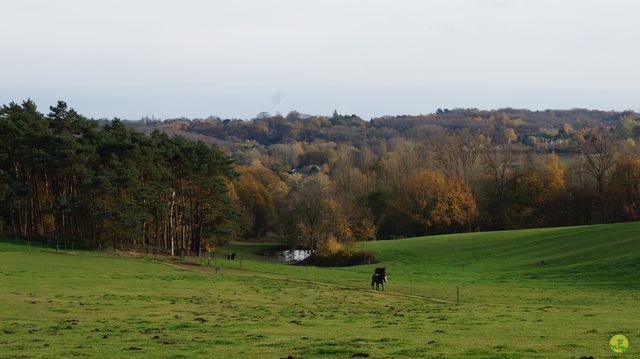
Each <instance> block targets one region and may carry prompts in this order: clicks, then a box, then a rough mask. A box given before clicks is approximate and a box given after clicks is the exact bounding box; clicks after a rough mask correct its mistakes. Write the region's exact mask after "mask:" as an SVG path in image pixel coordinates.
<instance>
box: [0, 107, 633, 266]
mask: <svg viewBox="0 0 640 359" xmlns="http://www.w3.org/2000/svg"><path fill="white" fill-rule="evenodd" d="M638 120H639V118H638V115H637V114H636V113H635V112H634V111H630V110H629V111H622V112H620V111H595V110H585V109H572V110H547V111H529V110H522V109H510V108H506V109H498V110H478V109H452V110H449V109H437V110H436V111H434V112H433V113H429V114H426V115H422V114H421V115H414V116H410V115H401V116H386V117H381V118H372V119H370V120H368V121H365V120H363V119H361V118H360V117H358V116H356V115H341V114H338V113H337V111H334V113H333V114H332V115H331V116H317V115H316V116H310V115H304V114H301V113H298V112H296V111H292V112H290V113H289V114H287V115H286V116H282V115H280V114H277V115H271V114H268V113H260V114H258V115H257V116H256V117H255V118H253V119H250V120H240V119H221V118H218V117H213V116H211V117H208V118H197V119H187V118H175V119H155V118H148V117H145V118H142V119H140V120H136V121H131V120H120V119H117V118H115V119H112V120H107V119H89V118H86V117H84V116H83V115H81V114H79V113H77V112H76V111H75V110H74V109H73V108H70V107H69V106H68V105H67V104H66V103H65V102H63V101H59V102H58V103H57V104H56V105H55V106H51V107H50V108H49V112H48V113H47V114H44V113H41V112H39V110H38V108H37V106H36V104H35V103H34V102H33V101H32V100H26V101H24V102H23V103H22V104H16V103H13V102H12V103H10V104H6V105H3V106H2V108H1V109H0V143H1V146H0V178H1V181H0V203H1V205H0V231H1V232H2V234H4V235H10V236H13V237H22V238H37V239H42V240H48V241H55V242H56V243H64V244H65V245H67V244H75V245H80V246H87V247H91V248H96V249H111V248H113V249H124V248H128V249H133V250H144V251H153V252H163V253H168V254H172V255H178V254H197V255H202V253H203V252H211V251H213V250H215V248H216V247H219V246H221V245H224V244H226V243H229V242H230V241H232V240H242V239H254V238H271V239H276V240H278V241H281V242H282V243H283V244H286V245H287V246H290V247H297V248H310V249H314V250H318V251H332V250H334V249H332V248H335V247H336V246H339V247H344V248H347V250H350V249H353V248H354V246H355V244H356V243H357V242H359V241H368V240H375V239H390V238H402V237H411V236H417V235H432V234H441V233H453V232H468V231H491V230H501V229H519V228H534V227H551V226H569V225H580V224H594V223H611V222H623V221H636V220H638V219H639V218H640V207H639V206H640V157H639V153H638V148H637V146H636V142H637V141H638V138H639V137H640V122H639V121H638Z"/></svg>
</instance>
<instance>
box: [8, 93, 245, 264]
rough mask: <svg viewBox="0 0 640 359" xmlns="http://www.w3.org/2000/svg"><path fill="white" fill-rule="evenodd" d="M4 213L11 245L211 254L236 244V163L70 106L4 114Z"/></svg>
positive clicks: (11, 109) (211, 149)
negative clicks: (24, 241)
mask: <svg viewBox="0 0 640 359" xmlns="http://www.w3.org/2000/svg"><path fill="white" fill-rule="evenodd" d="M0 136H1V137H0V143H1V144H2V145H1V146H0V178H2V181H1V182H0V201H1V203H2V207H1V209H0V215H1V217H0V218H1V222H0V224H1V228H2V232H3V234H5V235H12V236H15V237H26V238H42V239H53V240H56V241H62V242H65V243H76V244H84V245H88V246H92V247H94V248H103V249H106V248H116V249H117V248H125V247H140V248H151V249H160V250H164V251H167V252H169V253H171V254H176V253H178V251H180V253H184V252H189V251H195V252H202V251H203V250H204V249H206V248H207V246H213V245H216V244H220V243H225V242H226V241H228V240H230V239H231V238H234V236H235V235H236V233H237V232H238V230H239V229H238V221H237V218H238V217H239V215H238V213H237V210H236V208H235V206H234V205H233V204H234V199H233V198H234V197H233V181H235V180H236V179H237V173H236V172H235V170H234V168H233V161H232V159H231V158H230V157H229V156H228V155H226V154H225V153H224V152H223V151H222V150H220V149H219V148H217V146H210V145H205V144H204V143H203V142H195V141H190V140H186V139H185V138H184V137H181V136H173V137H169V136H168V135H167V134H165V133H163V132H161V131H154V132H153V133H152V134H151V135H149V136H147V135H144V134H142V133H140V132H136V131H133V130H131V129H129V128H127V127H126V126H125V125H124V124H123V123H122V121H120V120H118V119H114V120H112V121H108V122H99V121H96V120H92V119H87V118H85V117H83V116H82V115H80V114H78V113H77V112H76V111H74V110H73V109H71V108H68V106H67V104H66V103H64V102H62V101H60V102H58V104H57V105H56V106H52V107H51V108H50V112H49V113H48V114H47V115H44V114H42V113H40V112H38V110H37V108H36V105H35V103H34V102H33V101H30V100H28V101H25V102H23V103H22V104H20V105H19V104H16V103H10V104H9V105H3V106H2V108H1V109H0Z"/></svg>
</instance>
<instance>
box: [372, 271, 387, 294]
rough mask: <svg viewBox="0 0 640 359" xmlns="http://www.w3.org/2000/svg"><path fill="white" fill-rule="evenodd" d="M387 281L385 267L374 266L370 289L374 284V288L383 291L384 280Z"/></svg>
mask: <svg viewBox="0 0 640 359" xmlns="http://www.w3.org/2000/svg"><path fill="white" fill-rule="evenodd" d="M386 281H387V268H386V267H378V268H376V270H375V272H374V273H373V276H371V289H373V285H374V284H375V286H376V290H380V289H382V291H384V282H386Z"/></svg>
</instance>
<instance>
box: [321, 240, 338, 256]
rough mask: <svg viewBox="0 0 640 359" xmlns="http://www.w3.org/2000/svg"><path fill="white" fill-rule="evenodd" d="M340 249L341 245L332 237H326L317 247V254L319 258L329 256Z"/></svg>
mask: <svg viewBox="0 0 640 359" xmlns="http://www.w3.org/2000/svg"><path fill="white" fill-rule="evenodd" d="M341 248H342V245H341V244H340V243H338V241H337V240H336V239H335V238H334V237H328V238H325V240H324V241H322V242H321V243H320V244H319V245H318V254H319V255H320V256H331V255H334V254H336V253H338V252H339V251H340V249H341Z"/></svg>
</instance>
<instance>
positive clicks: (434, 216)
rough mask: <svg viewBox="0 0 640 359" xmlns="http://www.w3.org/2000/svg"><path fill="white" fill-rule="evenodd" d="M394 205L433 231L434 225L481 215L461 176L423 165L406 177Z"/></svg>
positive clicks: (459, 223)
mask: <svg viewBox="0 0 640 359" xmlns="http://www.w3.org/2000/svg"><path fill="white" fill-rule="evenodd" d="M399 195H400V196H399V198H397V199H396V200H393V201H392V206H393V207H394V208H396V209H397V210H398V211H399V212H400V213H402V214H403V215H405V216H406V217H407V218H409V219H410V220H411V221H412V222H414V223H416V224H418V225H420V226H422V227H423V228H424V234H425V235H427V234H429V233H430V230H431V229H432V228H433V227H434V226H451V225H452V224H458V225H464V224H465V223H469V221H470V220H471V219H472V218H474V217H475V216H477V215H478V210H477V208H476V202H475V200H474V199H473V196H472V195H471V191H470V190H469V187H468V186H467V185H466V184H465V183H464V181H463V180H462V179H461V178H459V177H453V178H447V177H445V176H444V175H443V174H442V173H440V172H438V171H433V170H429V169H425V168H420V169H418V170H416V171H414V172H413V173H412V174H411V175H409V176H408V177H406V178H405V179H403V180H402V181H401V183H400V187H399Z"/></svg>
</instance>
